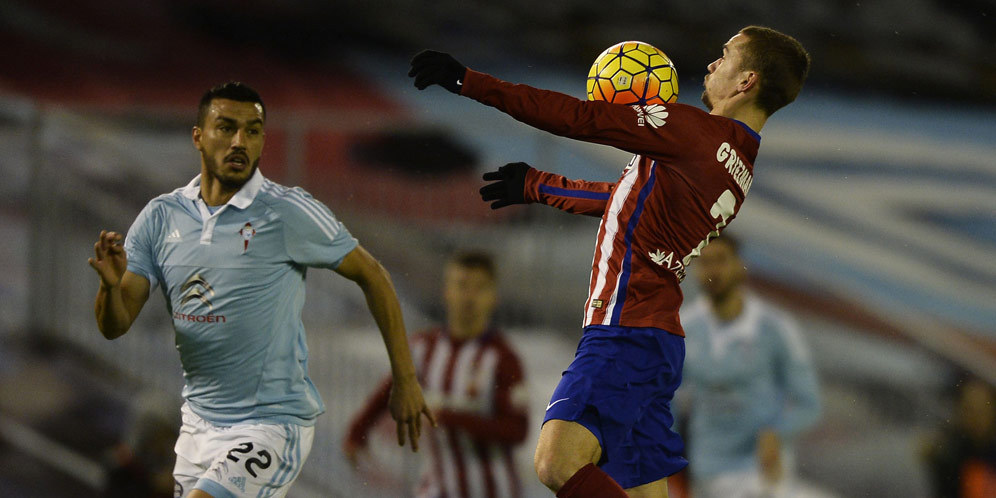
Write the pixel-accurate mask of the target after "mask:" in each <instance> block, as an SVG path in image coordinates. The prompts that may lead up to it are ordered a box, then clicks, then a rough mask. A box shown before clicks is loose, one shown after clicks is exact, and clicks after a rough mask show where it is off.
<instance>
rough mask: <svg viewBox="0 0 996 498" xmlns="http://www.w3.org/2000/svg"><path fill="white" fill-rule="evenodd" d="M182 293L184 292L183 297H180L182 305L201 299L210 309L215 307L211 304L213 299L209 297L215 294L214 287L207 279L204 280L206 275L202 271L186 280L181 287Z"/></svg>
mask: <svg viewBox="0 0 996 498" xmlns="http://www.w3.org/2000/svg"><path fill="white" fill-rule="evenodd" d="M180 293H181V294H183V297H182V298H181V299H180V307H183V306H185V305H186V304H187V303H189V302H190V301H200V302H202V303H204V305H206V306H207V307H208V309H209V310H210V309H214V305H212V304H211V299H209V298H210V297H213V296H214V289H213V288H212V287H211V284H209V283H208V282H207V280H204V277H202V276H201V274H200V273H195V274H194V275H193V276H192V277H190V278H188V279H187V281H186V282H184V284H183V287H181V288H180Z"/></svg>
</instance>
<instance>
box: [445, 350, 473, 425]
mask: <svg viewBox="0 0 996 498" xmlns="http://www.w3.org/2000/svg"><path fill="white" fill-rule="evenodd" d="M480 349H481V343H480V342H479V341H474V342H473V343H470V344H464V346H463V347H461V348H460V351H459V352H458V353H457V358H456V363H455V364H454V365H453V373H452V374H451V376H450V378H451V379H453V380H452V381H451V382H452V383H451V384H450V391H449V392H448V393H446V394H447V398H449V399H450V402H451V403H453V405H454V406H456V407H459V408H464V409H466V408H468V405H469V404H470V403H471V402H472V401H473V400H472V399H470V397H469V396H467V385H468V384H469V381H470V379H471V375H472V372H471V370H472V369H473V368H474V358H475V357H477V352H478V350H480Z"/></svg>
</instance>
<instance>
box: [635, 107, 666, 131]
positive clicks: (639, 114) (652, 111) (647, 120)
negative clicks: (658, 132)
mask: <svg viewBox="0 0 996 498" xmlns="http://www.w3.org/2000/svg"><path fill="white" fill-rule="evenodd" d="M633 109H634V110H636V126H643V125H644V124H649V125H650V127H651V128H659V127H661V126H664V125H665V124H666V123H667V121H665V119H666V118H667V116H668V112H667V108H665V107H664V106H663V105H661V104H650V105H648V106H640V105H635V106H633Z"/></svg>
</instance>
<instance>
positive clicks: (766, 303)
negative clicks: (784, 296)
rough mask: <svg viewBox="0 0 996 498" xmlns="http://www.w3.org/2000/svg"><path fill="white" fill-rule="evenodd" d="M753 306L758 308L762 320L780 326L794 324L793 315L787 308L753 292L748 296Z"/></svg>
mask: <svg viewBox="0 0 996 498" xmlns="http://www.w3.org/2000/svg"><path fill="white" fill-rule="evenodd" d="M746 296H747V299H749V300H750V303H751V305H752V306H754V307H756V308H757V312H758V313H759V314H760V316H761V319H762V320H768V321H771V322H774V323H777V324H779V325H782V324H786V323H791V322H793V321H794V320H793V318H792V315H791V314H790V313H789V312H788V310H786V309H785V308H783V307H781V306H780V305H778V304H776V303H774V302H772V301H771V300H769V299H767V298H764V297H761V296H758V295H757V294H755V293H753V292H748V293H747V294H746Z"/></svg>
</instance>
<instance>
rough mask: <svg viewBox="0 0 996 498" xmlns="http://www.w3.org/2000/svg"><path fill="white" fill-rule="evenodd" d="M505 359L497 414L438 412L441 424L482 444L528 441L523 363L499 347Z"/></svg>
mask: <svg viewBox="0 0 996 498" xmlns="http://www.w3.org/2000/svg"><path fill="white" fill-rule="evenodd" d="M499 347H500V349H501V355H502V358H501V360H499V362H498V366H497V369H498V370H497V372H496V373H495V386H494V389H495V391H494V411H493V412H492V414H491V415H490V416H484V415H478V414H474V413H470V412H463V411H456V410H442V411H440V412H439V413H437V415H436V416H437V417H438V422H439V424H440V425H443V426H449V427H453V428H459V429H461V430H463V431H465V432H467V433H468V434H470V436H471V437H472V438H474V439H476V440H478V441H481V442H493V443H500V444H515V443H520V442H522V441H523V440H525V439H526V434H527V432H528V431H529V417H528V414H527V413H526V407H525V399H524V398H525V396H524V392H523V391H522V390H523V389H524V388H525V386H524V384H523V375H522V364H521V363H520V362H519V358H518V357H517V356H516V355H515V353H514V352H512V350H511V349H509V348H507V346H504V345H503V346H499Z"/></svg>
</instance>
